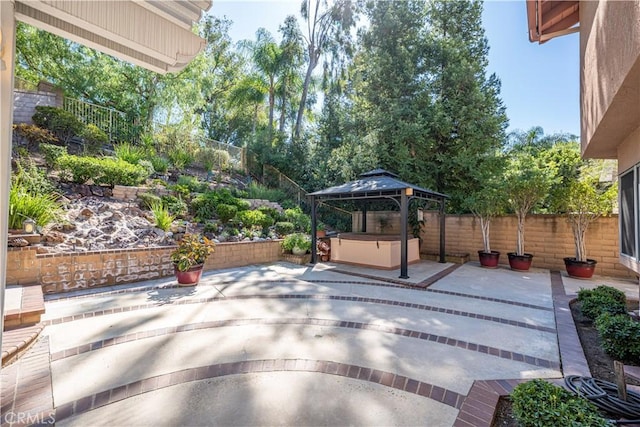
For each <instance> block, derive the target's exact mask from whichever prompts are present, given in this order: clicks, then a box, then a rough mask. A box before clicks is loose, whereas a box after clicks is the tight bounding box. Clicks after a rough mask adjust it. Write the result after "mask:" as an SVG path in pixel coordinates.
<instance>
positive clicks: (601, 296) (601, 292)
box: [578, 285, 627, 320]
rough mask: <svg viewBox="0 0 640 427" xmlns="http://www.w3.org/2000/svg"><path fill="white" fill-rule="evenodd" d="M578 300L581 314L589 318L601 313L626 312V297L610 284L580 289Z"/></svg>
mask: <svg viewBox="0 0 640 427" xmlns="http://www.w3.org/2000/svg"><path fill="white" fill-rule="evenodd" d="M578 301H579V302H580V304H581V305H580V310H581V311H582V314H584V315H585V316H586V317H588V318H589V319H591V320H595V319H597V318H598V317H599V316H600V315H601V314H602V313H609V314H612V315H615V314H624V313H626V311H627V310H626V297H625V294H624V292H622V291H620V290H618V289H616V288H613V287H611V286H605V285H600V286H598V287H597V288H595V289H580V290H579V291H578Z"/></svg>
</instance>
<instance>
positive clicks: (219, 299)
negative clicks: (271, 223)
mask: <svg viewBox="0 0 640 427" xmlns="http://www.w3.org/2000/svg"><path fill="white" fill-rule="evenodd" d="M247 299H302V300H323V301H327V300H330V301H350V302H360V303H369V304H381V305H392V306H397V307H404V308H412V309H416V310H423V311H433V312H437V313H444V314H450V315H452V316H462V317H469V318H471V319H478V320H485V321H489V322H496V323H502V324H505V325H511V326H517V327H519V328H527V329H534V330H537V331H542V332H552V333H555V332H556V330H555V329H554V328H548V327H545V326H538V325H532V324H530V323H526V322H519V321H517V320H511V319H505V318H503V317H496V316H487V315H484V314H478V313H472V312H468V311H461V310H452V309H449V308H443V307H435V306H431V305H426V304H416V303H410V302H403V301H396V300H387V299H380V298H368V297H350V296H344V295H317V294H316V295H309V294H285V295H257V294H254V295H236V296H228V297H227V296H223V297H218V296H215V297H207V298H195V299H189V300H180V301H169V302H167V303H164V304H162V305H185V304H204V303H209V302H222V301H233V300H247ZM514 305H518V306H520V304H519V303H514ZM157 307H159V305H158V304H157V303H148V304H138V305H133V306H128V307H116V308H111V309H106V310H98V311H94V312H86V313H82V314H76V315H73V316H65V317H61V318H56V319H49V320H46V321H45V322H44V324H45V325H57V324H59V323H65V322H72V321H74V320H80V319H86V318H89V317H97V316H106V315H110V314H115V313H123V312H129V311H136V310H144V309H148V308H157Z"/></svg>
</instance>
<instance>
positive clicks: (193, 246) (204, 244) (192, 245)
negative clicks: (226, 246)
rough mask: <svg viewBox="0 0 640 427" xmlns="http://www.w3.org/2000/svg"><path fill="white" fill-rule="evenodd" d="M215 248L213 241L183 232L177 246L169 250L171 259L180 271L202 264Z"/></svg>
mask: <svg viewBox="0 0 640 427" xmlns="http://www.w3.org/2000/svg"><path fill="white" fill-rule="evenodd" d="M214 250H215V243H214V242H212V241H211V240H209V239H207V238H206V237H204V236H200V235H196V234H185V235H184V237H183V238H182V240H181V241H180V242H179V243H178V247H177V248H176V249H175V250H174V251H173V252H171V261H173V263H174V265H175V266H176V267H177V268H178V270H180V271H187V270H188V269H189V268H191V267H193V266H194V265H199V264H204V262H205V261H206V260H207V258H209V256H210V255H211V254H212V253H213V252H214Z"/></svg>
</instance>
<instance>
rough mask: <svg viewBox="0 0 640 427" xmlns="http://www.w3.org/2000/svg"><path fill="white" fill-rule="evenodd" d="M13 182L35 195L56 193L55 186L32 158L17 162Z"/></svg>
mask: <svg viewBox="0 0 640 427" xmlns="http://www.w3.org/2000/svg"><path fill="white" fill-rule="evenodd" d="M11 182H12V183H13V184H15V185H17V186H19V187H21V188H23V189H24V190H25V191H26V192H28V193H30V194H34V195H46V194H51V193H53V192H55V189H56V188H55V186H54V185H53V183H52V182H51V181H50V180H49V179H47V176H46V173H45V172H44V171H43V170H41V169H39V168H38V167H37V166H36V164H35V163H34V162H33V160H31V159H30V158H24V159H20V160H18V161H17V162H16V171H15V173H14V175H13V176H12V179H11Z"/></svg>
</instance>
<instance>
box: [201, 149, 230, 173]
mask: <svg viewBox="0 0 640 427" xmlns="http://www.w3.org/2000/svg"><path fill="white" fill-rule="evenodd" d="M197 160H198V161H199V162H200V163H201V164H202V166H204V169H205V170H206V171H212V170H227V169H229V165H230V163H231V156H230V155H229V153H228V152H226V151H225V150H216V149H214V148H211V147H204V148H201V149H200V150H198V155H197Z"/></svg>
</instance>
